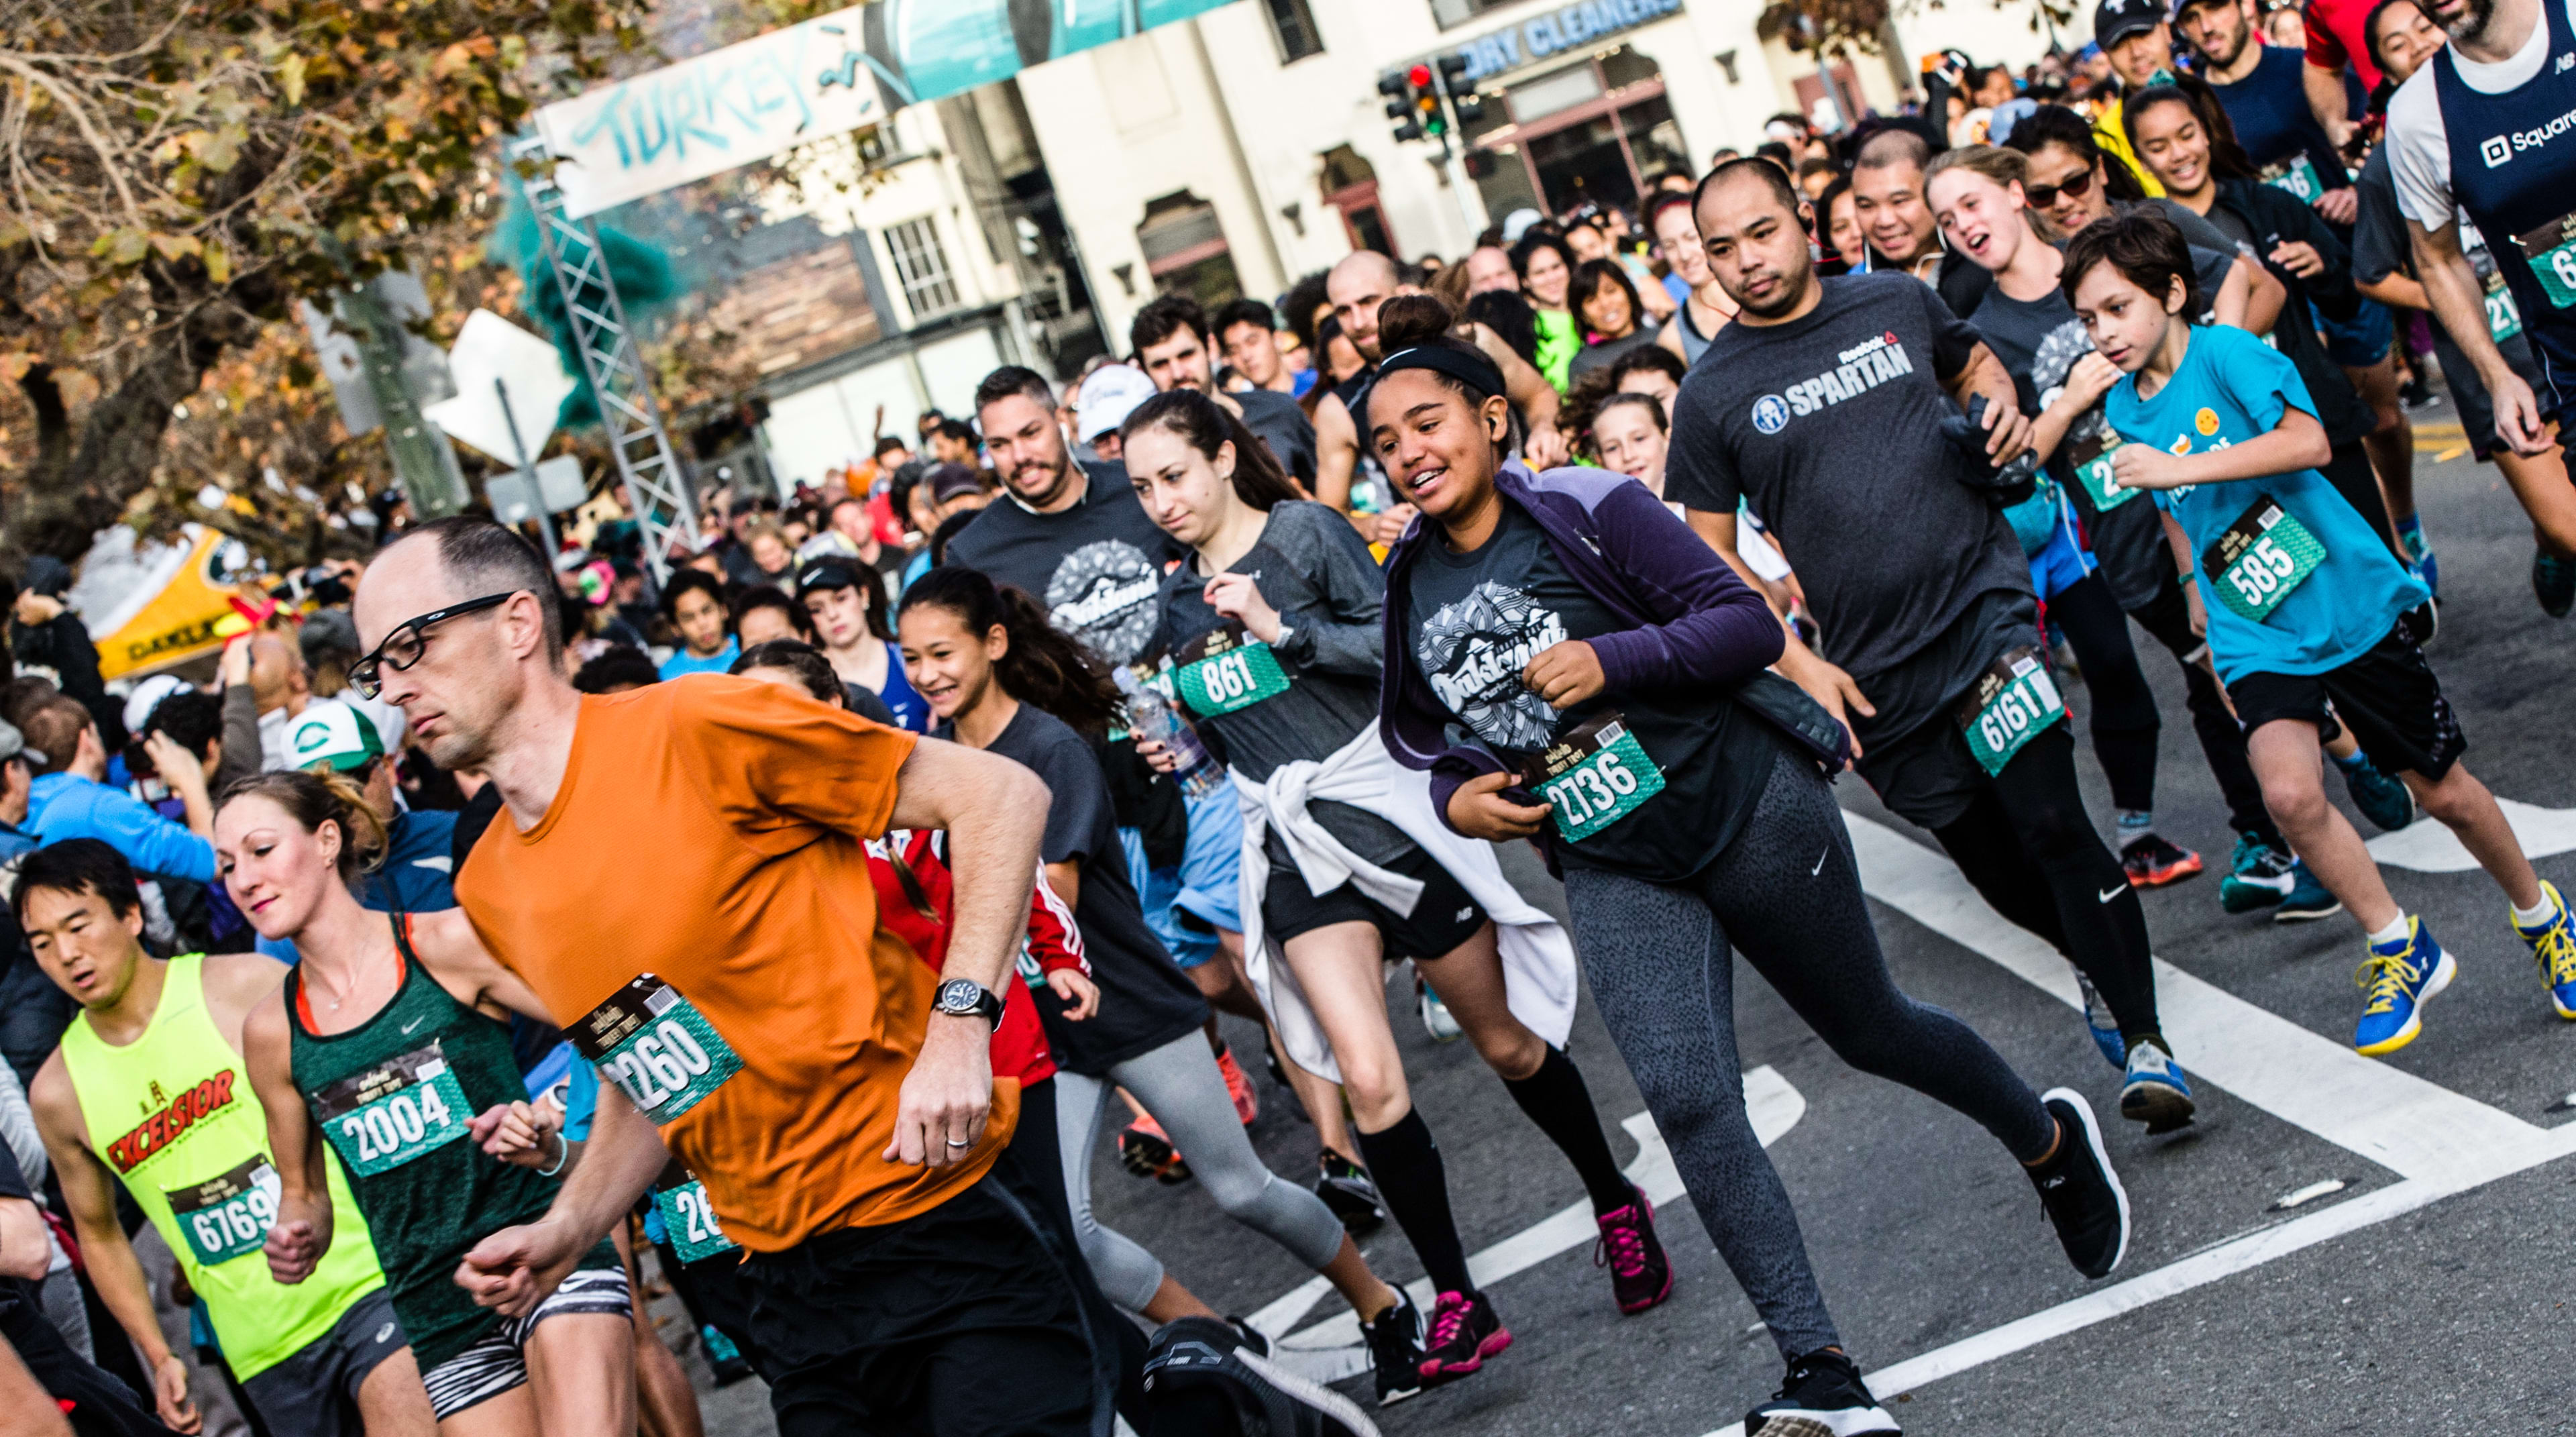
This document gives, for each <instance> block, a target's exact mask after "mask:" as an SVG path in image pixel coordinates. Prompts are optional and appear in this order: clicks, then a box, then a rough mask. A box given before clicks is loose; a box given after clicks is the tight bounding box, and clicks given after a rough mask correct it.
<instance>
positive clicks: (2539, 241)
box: [2513, 214, 2576, 309]
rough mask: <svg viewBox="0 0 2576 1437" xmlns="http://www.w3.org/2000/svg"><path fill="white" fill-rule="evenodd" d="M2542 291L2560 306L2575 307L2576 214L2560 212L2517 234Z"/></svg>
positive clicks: (2516, 242) (2524, 256)
mask: <svg viewBox="0 0 2576 1437" xmlns="http://www.w3.org/2000/svg"><path fill="white" fill-rule="evenodd" d="M2513 242H2514V243H2515V244H2516V245H2519V246H2520V247H2521V249H2522V257H2523V259H2524V260H2525V261H2526V262H2528V263H2529V264H2530V265H2531V273H2532V277H2533V278H2535V279H2537V280H2539V281H2540V288H2541V291H2542V293H2544V294H2547V295H2548V296H2549V302H2550V303H2551V304H2553V305H2556V306H2557V307H2558V308H2560V309H2576V214H2565V215H2560V216H2559V217H2558V218H2556V219H2554V220H2551V221H2550V222H2549V223H2547V224H2544V225H2535V226H2533V227H2532V228H2531V229H2529V230H2526V231H2524V232H2523V233H2521V234H2519V235H2516V236H2515V237H2514V241H2513Z"/></svg>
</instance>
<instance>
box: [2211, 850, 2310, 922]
mask: <svg viewBox="0 0 2576 1437" xmlns="http://www.w3.org/2000/svg"><path fill="white" fill-rule="evenodd" d="M2292 864H2293V860H2292V859H2291V857H2290V851H2289V850H2288V849H2286V848H2283V847H2282V846H2281V845H2279V844H2277V843H2274V842H2273V841H2272V840H2270V839H2268V838H2262V837H2259V836H2257V835H2255V834H2251V833H2240V834H2238V835H2236V853H2235V855H2234V856H2233V857H2231V858H2229V859H2228V860H2227V876H2226V877H2224V878H2221V879H2220V880H2218V906H2219V907H2221V908H2224V909H2226V910H2227V911H2228V912H2230V913H2251V912H2253V911H2254V910H2256V909H2258V908H2269V907H2271V906H2272V905H2273V904H2275V903H2278V902H2280V901H2281V900H2282V899H2284V898H2287V897H2289V896H2290V890H2291V889H2292V888H2295V887H2297V886H2298V885H2297V880H2296V879H2294V878H2292V877H2291V876H2290V869H2291V867H2292Z"/></svg>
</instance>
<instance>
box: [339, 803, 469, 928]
mask: <svg viewBox="0 0 2576 1437" xmlns="http://www.w3.org/2000/svg"><path fill="white" fill-rule="evenodd" d="M385 837H386V839H387V843H386V846H385V861H384V862H383V863H380V864H378V865H377V866H376V871H375V872H373V873H370V874H368V875H367V876H366V877H365V879H364V880H362V881H361V882H360V883H359V885H358V901H359V902H360V903H363V904H365V905H366V906H367V907H369V908H371V909H373V910H375V911H376V912H378V913H391V912H395V911H397V910H399V911H401V912H404V913H435V912H437V911H438V910H439V909H442V908H453V907H455V906H456V884H455V873H454V866H455V859H454V858H453V857H452V856H451V855H450V854H449V852H448V847H449V845H450V844H451V843H453V842H454V841H455V838H456V815H455V814H453V813H440V812H436V811H424V810H418V809H406V810H404V811H403V812H401V813H397V814H395V815H394V821H393V822H392V823H391V824H390V825H388V826H387V827H386V830H385Z"/></svg>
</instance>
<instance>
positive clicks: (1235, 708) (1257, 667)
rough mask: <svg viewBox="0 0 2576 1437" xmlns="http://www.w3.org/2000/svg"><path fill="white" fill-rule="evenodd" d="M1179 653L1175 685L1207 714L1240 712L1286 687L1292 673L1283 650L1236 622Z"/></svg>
mask: <svg viewBox="0 0 2576 1437" xmlns="http://www.w3.org/2000/svg"><path fill="white" fill-rule="evenodd" d="M1179 658H1180V667H1178V668H1177V669H1174V670H1173V672H1172V687H1173V688H1174V689H1175V690H1176V691H1177V692H1178V693H1179V694H1180V697H1181V702H1183V703H1185V704H1188V705H1189V706H1190V708H1191V710H1192V711H1193V712H1195V713H1198V714H1200V715H1202V716H1205V717H1214V716H1216V715H1218V714H1230V713H1238V712H1240V711H1242V710H1244V709H1248V708H1250V707H1252V706H1253V705H1254V704H1257V703H1259V702H1261V701H1262V700H1263V699H1275V698H1277V697H1279V696H1280V695H1281V694H1284V693H1286V692H1288V683H1289V680H1288V674H1287V672H1286V671H1285V670H1283V669H1281V668H1280V667H1279V656H1278V655H1276V654H1274V653H1272V652H1270V646H1269V645H1268V644H1265V643H1263V642H1261V641H1260V640H1259V639H1253V638H1247V637H1246V636H1245V635H1244V634H1243V633H1242V632H1241V630H1240V629H1239V627H1238V626H1236V625H1233V624H1227V625H1224V626H1223V627H1220V628H1215V629H1211V630H1209V631H1208V632H1207V633H1205V634H1202V635H1200V636H1199V637H1198V638H1196V639H1193V640H1191V641H1190V642H1189V643H1187V644H1184V645H1182V646H1181V652H1180V655H1179Z"/></svg>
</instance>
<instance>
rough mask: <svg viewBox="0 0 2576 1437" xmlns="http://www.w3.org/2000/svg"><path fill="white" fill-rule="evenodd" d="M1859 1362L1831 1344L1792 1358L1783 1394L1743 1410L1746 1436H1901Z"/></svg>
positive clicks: (1894, 1420) (1781, 1387) (1901, 1431)
mask: <svg viewBox="0 0 2576 1437" xmlns="http://www.w3.org/2000/svg"><path fill="white" fill-rule="evenodd" d="M1904 1431H1905V1429H1904V1428H1902V1427H1899V1426H1897V1425H1896V1419H1895V1418H1893V1417H1890V1416H1888V1415H1887V1409H1886V1408H1884V1407H1881V1406H1879V1405H1878V1399H1877V1398H1875V1397H1872V1396H1870V1395H1869V1388H1868V1387H1867V1386H1866V1385H1864V1384H1863V1383H1862V1382H1861V1380H1860V1367H1859V1365H1858V1364H1857V1363H1855V1362H1853V1361H1852V1360H1851V1359H1850V1358H1848V1357H1845V1356H1844V1355H1842V1354H1841V1353H1839V1352H1836V1351H1834V1350H1833V1349H1832V1348H1830V1347H1828V1348H1825V1349H1823V1350H1822V1351H1818V1352H1810V1353H1808V1354H1807V1355H1806V1356H1804V1357H1793V1358H1791V1359H1790V1360H1789V1375H1788V1376H1787V1377H1786V1378H1784V1379H1783V1380H1782V1381H1781V1383H1780V1395H1778V1396H1777V1397H1774V1398H1772V1399H1771V1400H1770V1401H1768V1402H1765V1403H1763V1404H1762V1405H1761V1406H1759V1407H1756V1408H1754V1409H1753V1410H1752V1411H1750V1412H1747V1413H1745V1414H1744V1437H1882V1434H1892V1437H1901V1434H1902V1433H1903V1432H1904Z"/></svg>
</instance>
